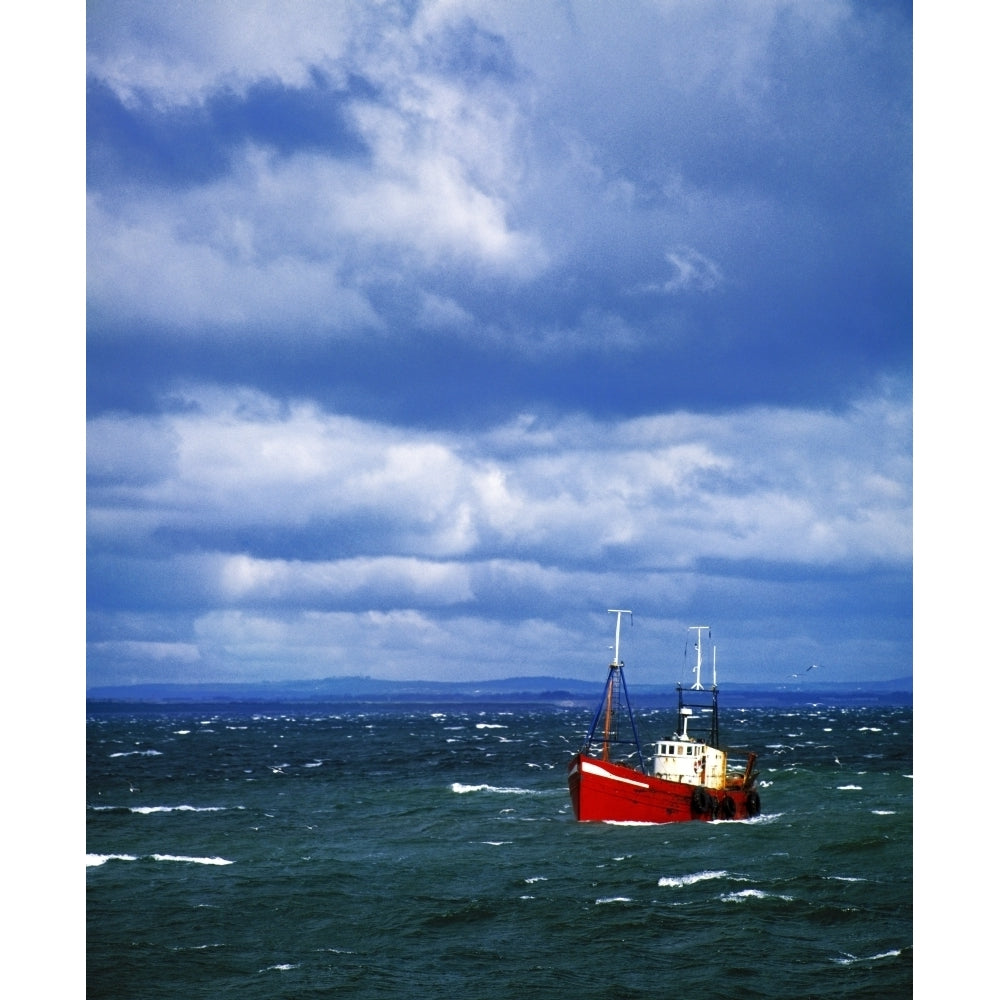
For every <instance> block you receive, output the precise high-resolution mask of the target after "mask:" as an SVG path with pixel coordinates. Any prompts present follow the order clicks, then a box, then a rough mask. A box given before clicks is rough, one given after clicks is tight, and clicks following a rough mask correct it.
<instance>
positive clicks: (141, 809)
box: [129, 806, 224, 816]
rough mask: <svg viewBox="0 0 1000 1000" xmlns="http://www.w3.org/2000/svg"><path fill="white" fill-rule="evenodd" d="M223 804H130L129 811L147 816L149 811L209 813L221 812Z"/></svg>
mask: <svg viewBox="0 0 1000 1000" xmlns="http://www.w3.org/2000/svg"><path fill="white" fill-rule="evenodd" d="M223 811H224V807H223V806H130V807H129V812H134V813H141V814H142V815H143V816H148V815H150V814H151V813H172V812H195V813H210V812H223Z"/></svg>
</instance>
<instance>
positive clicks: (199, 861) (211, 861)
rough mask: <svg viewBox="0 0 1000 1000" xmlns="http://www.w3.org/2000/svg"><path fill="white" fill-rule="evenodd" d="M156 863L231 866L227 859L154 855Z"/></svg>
mask: <svg viewBox="0 0 1000 1000" xmlns="http://www.w3.org/2000/svg"><path fill="white" fill-rule="evenodd" d="M152 858H153V860H154V861H187V862H190V863H191V864H194V865H231V864H232V861H227V860H226V859H225V858H189V857H185V856H184V855H183V854H154V855H152Z"/></svg>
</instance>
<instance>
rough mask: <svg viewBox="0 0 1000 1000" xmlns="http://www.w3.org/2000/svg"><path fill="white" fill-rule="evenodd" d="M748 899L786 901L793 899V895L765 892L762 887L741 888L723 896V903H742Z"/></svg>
mask: <svg viewBox="0 0 1000 1000" xmlns="http://www.w3.org/2000/svg"><path fill="white" fill-rule="evenodd" d="M748 899H781V900H784V901H785V902H786V903H790V902H791V901H792V897H791V896H781V895H779V894H777V893H773V892H763V891H762V890H760V889H741V890H740V891H739V892H730V893H727V894H726V895H725V896H723V897H722V902H723V903H742V902H745V901H746V900H748Z"/></svg>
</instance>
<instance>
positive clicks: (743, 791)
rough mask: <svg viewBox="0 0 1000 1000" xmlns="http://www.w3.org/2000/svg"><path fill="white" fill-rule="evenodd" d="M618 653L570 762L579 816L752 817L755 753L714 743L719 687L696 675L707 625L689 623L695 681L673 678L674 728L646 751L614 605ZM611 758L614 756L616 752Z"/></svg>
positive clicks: (756, 801)
mask: <svg viewBox="0 0 1000 1000" xmlns="http://www.w3.org/2000/svg"><path fill="white" fill-rule="evenodd" d="M608 613H609V614H613V615H617V616H618V617H617V621H616V624H615V646H614V649H615V658H614V660H612V662H611V665H610V667H609V668H608V679H607V682H606V683H605V685H604V695H603V697H602V699H601V702H600V704H599V705H598V707H597V711H596V712H595V713H594V718H593V721H592V722H591V724H590V731H589V733H588V734H587V740H586V742H585V744H584V746H583V749H582V750H581V751H580V752H579V753H577V754H575V755H574V756H573V758H572V760H570V762H569V794H570V798H571V799H572V801H573V813H574V815H575V816H576V818H577V819H578V820H582V821H597V822H602V821H603V822H610V821H614V822H633V823H678V822H683V821H685V820H702V821H708V820H727V819H749V818H751V817H753V816H756V815H757V814H758V813H759V812H760V795H759V793H758V791H757V788H756V779H757V772H756V771H755V770H754V764H755V763H756V761H757V754H755V753H748V754H747V755H746V756H745V758H744V759H743V760H741V761H737V760H735V758H734V757H733V756H732V755H731V754H730V753H729V752H728V751H727V750H724V749H723V748H722V747H721V746H720V745H719V689H718V687H717V686H716V683H715V665H714V653H713V666H712V686H711V687H710V688H705V687H703V686H702V683H701V670H702V657H701V637H702V633H703V632H709V635H711V632H710V629H709V626H707V625H693V626H692V627H691V629H690V631H693V632H695V633H696V635H697V639H696V642H695V667H694V675H695V682H694V684H693V685H692V686H691V687H690V688H684V687H682V685H680V684H678V685H677V728H676V729H675V731H674V733H673V735H672V736H670V737H669V738H667V739H661V740H658V741H657V742H656V743H655V744H654V745H653V753H652V755H651V756H650V759H649V761H648V762H647V760H646V759H645V758H644V757H643V753H642V744H641V743H640V742H639V733H638V730H637V729H636V725H635V718H634V716H633V715H632V706H631V704H630V702H629V697H628V688H627V687H626V685H625V672H624V668H625V664H624V663H623V662H622V661H621V660H620V659H619V642H620V639H621V624H622V615H630V616H631V614H632V612H631V611H624V610H618V609H611V610H610V611H609V612H608ZM613 758H614V759H613Z"/></svg>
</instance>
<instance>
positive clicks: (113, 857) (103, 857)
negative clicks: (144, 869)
mask: <svg viewBox="0 0 1000 1000" xmlns="http://www.w3.org/2000/svg"><path fill="white" fill-rule="evenodd" d="M136 860H137V858H136V857H135V856H134V855H132V854H88V855H87V867H88V868H96V867H97V866H98V865H103V864H104V863H105V862H106V861H136Z"/></svg>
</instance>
